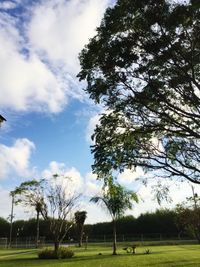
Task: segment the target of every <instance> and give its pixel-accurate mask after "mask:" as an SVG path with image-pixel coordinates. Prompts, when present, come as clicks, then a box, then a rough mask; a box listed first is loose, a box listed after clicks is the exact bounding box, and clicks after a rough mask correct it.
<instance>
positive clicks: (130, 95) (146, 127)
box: [78, 0, 200, 184]
mask: <svg viewBox="0 0 200 267" xmlns="http://www.w3.org/2000/svg"><path fill="white" fill-rule="evenodd" d="M174 2H175V1H168V0H118V1H116V4H115V5H114V6H113V7H111V8H108V9H107V10H106V12H105V15H104V18H103V20H102V22H101V25H100V27H99V28H97V34H96V36H94V37H93V38H92V39H90V42H89V44H88V45H86V46H85V48H84V49H83V50H82V52H81V54H80V63H81V71H80V73H79V74H78V77H79V78H80V80H85V81H86V82H87V87H86V91H87V92H88V93H89V96H90V97H91V98H92V99H93V100H94V101H96V102H97V103H101V104H103V105H104V107H105V109H106V110H107V111H108V112H106V113H104V114H103V116H102V117H101V119H100V124H99V125H98V126H97V127H96V130H95V134H94V136H93V138H94V140H95V144H94V146H93V147H92V152H93V153H94V159H95V162H94V165H93V169H94V171H95V172H96V173H97V174H98V176H99V177H104V176H102V173H103V175H104V174H105V173H109V172H110V171H111V170H113V169H115V170H120V171H123V170H124V169H126V168H134V167H135V166H141V167H143V168H144V170H145V171H147V170H148V171H152V172H151V173H152V176H156V177H163V178H177V177H178V178H180V177H181V179H187V180H189V181H191V182H193V183H198V184H199V183H200V168H199V166H200V164H199V162H200V154H199V150H200V108H199V107H200V93H199V92H200V72H199V68H200V35H199V32H200V2H199V0H189V1H184V3H183V1H176V4H175V3H174ZM162 181H163V180H162Z"/></svg>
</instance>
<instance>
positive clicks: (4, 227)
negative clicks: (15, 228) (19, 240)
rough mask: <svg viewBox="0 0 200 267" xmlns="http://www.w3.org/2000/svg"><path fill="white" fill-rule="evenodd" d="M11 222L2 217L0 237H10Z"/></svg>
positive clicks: (0, 219) (0, 220) (0, 218)
mask: <svg viewBox="0 0 200 267" xmlns="http://www.w3.org/2000/svg"><path fill="white" fill-rule="evenodd" d="M9 228H10V224H9V222H8V221H7V220H5V219H4V218H2V217H0V237H8V233H9Z"/></svg>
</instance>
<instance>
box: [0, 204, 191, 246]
mask: <svg viewBox="0 0 200 267" xmlns="http://www.w3.org/2000/svg"><path fill="white" fill-rule="evenodd" d="M182 215H183V214H182ZM190 215H191V214H190ZM178 219H179V220H183V218H182V217H181V216H178V213H177V210H176V209H173V210H169V209H159V210H156V211H155V212H147V213H144V214H141V215H140V216H139V217H138V218H135V217H134V216H131V215H129V216H124V217H122V218H120V219H119V220H117V223H116V224H117V235H128V236H134V235H141V234H144V235H145V234H148V235H150V234H155V233H160V234H163V235H164V236H169V237H175V236H178V235H180V234H181V235H183V236H188V237H191V238H192V237H194V236H193V235H192V233H191V229H190V231H187V228H185V229H184V230H183V229H182V228H183V221H181V222H180V224H179V223H178ZM181 225H182V227H181ZM36 228H37V220H36V219H30V220H17V221H15V222H13V237H14V238H16V237H19V238H25V237H29V236H32V237H35V232H36ZM190 228H191V227H190ZM9 229H10V223H9V222H8V221H7V220H5V219H3V218H0V237H8V236H9ZM112 233H113V226H112V222H102V223H96V224H86V225H85V226H84V236H88V239H89V240H90V238H91V239H92V238H94V237H99V236H101V237H102V236H103V235H107V236H111V235H112ZM40 236H44V237H45V239H46V240H53V235H52V233H51V231H50V229H49V224H48V221H45V220H42V219H41V220H40ZM84 236H83V239H84ZM150 236H151V235H150ZM152 236H153V235H152ZM78 237H79V234H78V233H77V227H76V224H74V226H73V227H72V228H71V229H70V230H69V232H68V233H67V235H66V237H65V241H69V240H73V241H76V242H78Z"/></svg>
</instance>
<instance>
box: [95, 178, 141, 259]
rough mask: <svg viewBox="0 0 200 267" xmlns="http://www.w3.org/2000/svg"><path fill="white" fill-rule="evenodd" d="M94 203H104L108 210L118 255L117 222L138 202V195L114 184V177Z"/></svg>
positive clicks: (114, 247)
mask: <svg viewBox="0 0 200 267" xmlns="http://www.w3.org/2000/svg"><path fill="white" fill-rule="evenodd" d="M90 201H92V202H94V203H102V204H103V206H104V207H105V208H106V209H107V210H108V212H109V214H110V216H111V218H112V222H113V255H116V254H117V232H116V222H117V220H118V219H119V218H120V217H121V216H122V215H123V214H124V212H125V211H126V210H127V209H131V208H132V201H135V202H138V198H137V195H136V193H134V192H132V191H129V190H126V189H125V188H124V187H122V186H121V185H120V184H118V183H114V182H113V179H112V177H109V178H107V186H106V187H105V188H104V192H103V196H95V197H92V198H91V200H90Z"/></svg>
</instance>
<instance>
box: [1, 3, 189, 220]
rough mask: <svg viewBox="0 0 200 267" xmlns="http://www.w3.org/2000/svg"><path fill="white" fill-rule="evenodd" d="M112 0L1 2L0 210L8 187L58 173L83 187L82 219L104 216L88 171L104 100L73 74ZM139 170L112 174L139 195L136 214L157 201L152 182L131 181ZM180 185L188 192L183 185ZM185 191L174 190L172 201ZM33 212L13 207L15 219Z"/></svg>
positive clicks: (6, 203)
mask: <svg viewBox="0 0 200 267" xmlns="http://www.w3.org/2000/svg"><path fill="white" fill-rule="evenodd" d="M112 4H113V1H111V0H110V1H109V0H101V1H99V0H48V1H47V0H41V1H37V0H35V1H33V0H32V1H30V0H13V1H11V0H10V1H7V0H5V1H3V0H1V1H0V64H1V66H0V68H1V73H0V114H2V115H3V116H5V117H6V119H7V121H6V122H5V123H4V124H3V125H2V127H1V129H0V194H1V196H2V197H1V199H0V210H1V214H0V216H3V217H5V218H6V217H8V215H9V209H10V199H9V191H10V190H13V189H14V188H15V186H17V185H19V184H20V183H21V182H22V181H25V180H28V179H31V178H35V177H36V178H38V177H44V176H45V175H47V176H48V175H51V174H54V173H55V172H58V173H64V174H65V175H68V176H71V177H72V178H73V179H74V184H75V185H76V188H78V190H82V191H83V192H84V194H85V199H84V200H83V201H82V203H81V209H85V210H87V211H88V219H87V222H97V221H102V220H109V217H108V216H107V214H106V213H104V212H103V211H100V210H99V212H98V214H97V213H96V207H95V206H94V204H88V199H89V198H90V197H91V196H94V195H95V194H98V193H99V192H100V187H101V184H100V183H99V182H97V181H96V177H95V175H93V174H92V173H91V164H92V163H93V157H92V155H91V153H90V145H91V140H90V136H91V134H92V132H93V130H94V127H95V125H96V124H97V123H98V120H99V114H100V113H101V111H102V107H100V106H96V105H95V104H94V103H93V102H91V101H90V100H89V98H88V96H87V95H86V94H85V92H84V91H83V88H84V84H83V83H79V81H78V80H77V78H76V75H77V73H78V72H79V69H80V67H79V61H78V53H79V52H80V51H81V49H82V48H83V46H84V45H85V44H86V43H87V42H88V40H89V38H91V37H92V36H93V35H94V34H95V28H96V27H97V26H98V25H99V24H100V21H101V18H102V16H103V13H104V11H105V9H106V8H107V7H108V6H109V5H112ZM142 175H144V174H143V172H142V170H140V169H137V170H131V171H130V170H126V171H125V172H124V173H122V174H119V175H118V179H119V181H120V182H121V183H122V184H124V185H125V186H128V187H129V188H132V189H134V190H137V191H138V193H139V194H140V195H141V196H142V198H143V200H144V201H141V202H140V204H139V205H137V206H136V207H135V209H134V210H133V211H129V212H128V213H129V214H133V215H136V216H137V215H138V214H140V212H141V211H142V212H144V211H147V210H149V211H150V210H153V209H155V208H156V207H158V205H157V204H155V202H153V201H152V194H151V189H150V187H148V188H146V187H144V186H142V185H138V183H136V182H135V178H137V177H139V176H142ZM182 186H184V187H185V188H186V190H185V191H188V185H187V184H185V185H182ZM173 190H174V191H173ZM176 190H177V189H175V187H174V189H173V188H172V191H173V192H177V191H176ZM182 191H184V190H182ZM186 195H187V194H186ZM183 197H185V195H181V196H177V195H176V199H175V200H176V202H180V201H181V199H182V198H183ZM31 216H34V215H33V213H28V214H27V213H24V209H23V208H22V207H17V208H16V217H15V219H20V218H25V217H26V218H28V217H31Z"/></svg>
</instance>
